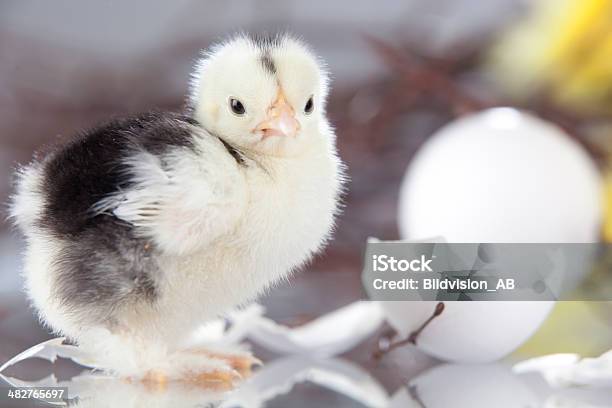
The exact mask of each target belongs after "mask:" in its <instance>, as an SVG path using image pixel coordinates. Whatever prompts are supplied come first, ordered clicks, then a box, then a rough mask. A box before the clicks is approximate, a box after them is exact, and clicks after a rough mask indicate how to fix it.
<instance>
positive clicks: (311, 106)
mask: <svg viewBox="0 0 612 408" xmlns="http://www.w3.org/2000/svg"><path fill="white" fill-rule="evenodd" d="M312 98H313V97H312V96H311V97H310V98H308V101H307V102H306V106H304V113H305V114H307V115H308V114H310V113H312V111H313V109H314V102H313V101H312Z"/></svg>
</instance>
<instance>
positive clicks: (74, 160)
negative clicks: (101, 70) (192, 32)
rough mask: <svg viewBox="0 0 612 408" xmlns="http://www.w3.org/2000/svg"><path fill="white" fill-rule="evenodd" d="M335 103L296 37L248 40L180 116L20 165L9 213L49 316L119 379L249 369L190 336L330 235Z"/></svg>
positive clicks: (41, 310) (214, 68) (105, 132)
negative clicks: (192, 344)
mask: <svg viewBox="0 0 612 408" xmlns="http://www.w3.org/2000/svg"><path fill="white" fill-rule="evenodd" d="M327 92H328V76H327V73H326V72H325V69H324V68H323V67H322V64H321V62H320V61H319V60H318V59H317V58H316V57H315V56H314V55H313V53H312V52H311V51H310V50H309V48H308V47H307V46H306V45H304V44H303V43H302V42H301V41H298V40H295V39H293V38H291V37H288V36H286V35H278V36H274V37H266V38H261V37H251V36H247V35H239V36H237V37H234V38H232V39H230V40H229V41H227V42H224V43H222V44H220V45H218V46H215V47H213V48H212V49H211V50H210V51H209V52H208V53H206V54H204V56H203V58H202V59H201V60H200V61H199V63H198V64H197V65H196V67H195V73H194V76H193V84H192V91H191V95H190V98H189V103H188V105H189V108H188V109H187V110H186V112H185V113H183V114H175V113H166V112H163V113H156V112H153V113H146V114H143V115H139V116H134V117H129V118H126V119H121V120H115V121H112V122H110V123H107V124H105V125H102V126H100V127H97V128H94V129H92V130H90V131H88V132H85V133H83V134H81V135H80V136H78V137H76V138H74V139H73V140H71V141H70V142H69V143H67V144H66V145H65V146H63V147H59V148H58V149H57V150H55V151H52V152H51V153H50V154H48V155H47V156H46V157H44V158H42V159H40V160H35V161H34V162H33V163H31V164H30V165H28V166H27V167H25V168H23V169H21V171H20V172H19V175H18V180H17V185H16V187H17V189H16V194H15V196H14V198H13V202H12V207H11V214H12V217H13V218H14V221H15V223H16V225H17V226H18V227H19V229H20V230H21V231H22V232H23V234H24V235H25V237H26V240H27V250H26V254H25V268H24V277H25V281H26V289H27V293H28V295H29V298H30V300H31V302H32V304H33V306H34V307H35V308H36V309H37V311H38V314H39V316H40V319H41V321H42V322H43V323H44V324H46V325H47V326H48V327H50V328H51V329H52V330H53V331H55V332H56V333H58V334H60V335H64V336H66V337H68V338H69V339H71V340H72V341H74V342H76V343H77V344H79V346H80V347H82V348H83V349H85V350H88V351H91V352H93V353H95V355H96V356H97V358H99V359H101V361H103V362H104V366H105V367H108V369H110V370H112V371H114V372H115V373H118V374H119V375H122V376H129V377H133V378H135V377H138V378H149V379H150V378H154V379H157V380H160V381H165V380H168V379H186V378H187V379H195V380H198V379H201V378H212V379H213V380H215V379H221V380H223V379H226V378H229V377H231V376H232V375H234V374H235V371H234V369H238V368H241V367H244V366H245V364H247V365H248V363H249V362H250V360H249V356H248V355H246V354H245V355H242V354H236V355H232V354H224V353H218V352H212V351H210V352H209V351H206V350H187V349H185V339H187V338H189V336H190V334H192V333H193V332H194V330H195V329H196V328H197V327H199V326H200V325H202V324H203V323H205V322H206V321H207V320H210V319H213V318H216V317H218V316H220V315H222V314H223V313H224V312H226V311H228V310H229V309H231V308H233V307H235V306H237V305H241V304H244V303H245V302H248V301H250V300H252V299H254V298H255V297H256V296H257V295H259V294H261V293H262V292H263V291H265V290H266V289H267V288H269V287H270V286H271V285H273V284H274V283H275V282H278V281H279V280H281V279H283V278H286V277H287V276H288V275H290V273H291V272H292V271H294V270H296V269H297V268H298V267H300V266H301V265H303V264H304V263H305V262H306V261H307V260H308V259H309V258H311V257H312V256H313V254H315V253H316V252H318V251H320V250H321V248H322V247H323V246H324V244H325V242H326V241H327V240H328V239H329V237H330V233H331V230H332V226H333V223H334V216H335V214H336V213H337V211H338V200H339V192H340V189H341V185H342V180H343V173H342V168H343V166H342V163H341V161H340V159H339V158H338V156H337V154H336V147H335V135H334V131H333V129H332V128H331V126H330V124H329V122H328V120H327V118H326V114H325V100H326V97H327Z"/></svg>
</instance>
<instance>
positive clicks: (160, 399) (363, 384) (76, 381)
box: [10, 356, 389, 408]
mask: <svg viewBox="0 0 612 408" xmlns="http://www.w3.org/2000/svg"><path fill="white" fill-rule="evenodd" d="M11 380H13V381H10V382H11V383H13V384H14V385H17V384H15V382H14V381H15V379H11ZM306 381H308V382H311V383H314V384H317V385H319V386H321V387H325V388H327V389H330V390H332V391H335V392H337V393H339V394H341V395H344V396H346V397H348V398H351V399H352V400H354V401H357V402H359V403H361V404H362V405H364V406H366V407H376V408H383V407H387V406H388V405H389V397H388V394H387V392H386V391H385V389H384V388H383V387H382V386H381V385H380V384H379V383H378V382H377V381H376V380H375V379H374V378H373V377H372V376H370V374H369V373H368V372H367V371H365V370H363V369H362V368H360V367H359V366H357V365H355V364H353V363H351V362H348V361H346V360H341V359H336V358H317V357H311V356H293V357H287V358H282V359H278V360H275V361H272V362H269V363H268V364H266V365H265V366H264V367H262V368H261V369H259V370H258V371H257V372H256V373H255V374H254V375H253V376H252V377H251V378H249V379H248V380H246V381H244V382H243V383H241V384H240V386H239V387H238V388H236V389H233V390H222V389H215V387H207V388H206V389H203V388H196V387H189V386H185V385H181V384H179V383H168V384H167V385H166V386H164V387H153V386H149V385H147V384H144V383H141V382H127V381H121V380H118V379H114V378H109V377H103V376H101V375H95V374H91V373H84V374H82V375H80V376H78V377H75V378H73V379H72V380H71V381H69V382H61V383H53V385H54V386H62V387H68V391H69V395H70V397H71V398H73V399H74V400H73V402H72V403H71V404H70V406H71V407H87V408H102V407H117V406H120V407H125V408H132V407H134V408H135V407H156V408H163V407H168V408H176V407H217V406H219V407H221V408H230V407H231V408H235V407H244V408H257V407H263V406H265V405H266V402H268V401H270V400H271V399H273V398H275V397H277V396H279V395H282V394H286V393H288V392H290V391H291V390H292V389H293V387H294V386H295V385H296V384H297V383H301V382H306ZM19 385H22V386H23V385H26V384H24V383H23V382H22V383H20V384H19ZM37 385H42V383H38V384H37Z"/></svg>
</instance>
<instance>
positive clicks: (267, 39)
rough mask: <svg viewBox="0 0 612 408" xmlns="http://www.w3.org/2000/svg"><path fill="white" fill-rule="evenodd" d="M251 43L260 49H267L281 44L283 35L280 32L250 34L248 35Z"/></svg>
mask: <svg viewBox="0 0 612 408" xmlns="http://www.w3.org/2000/svg"><path fill="white" fill-rule="evenodd" d="M249 38H250V39H251V41H252V42H253V44H255V46H256V47H257V48H259V49H261V50H269V49H271V48H278V47H280V46H281V45H282V44H283V41H284V39H285V35H284V34H281V33H275V34H267V33H263V34H252V35H250V37H249Z"/></svg>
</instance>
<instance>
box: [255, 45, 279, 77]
mask: <svg viewBox="0 0 612 408" xmlns="http://www.w3.org/2000/svg"><path fill="white" fill-rule="evenodd" d="M259 60H260V61H261V65H262V66H263V67H264V69H265V70H266V71H268V72H269V73H270V74H272V75H275V74H276V66H275V65H274V61H273V60H272V56H271V55H270V53H269V52H267V51H265V52H264V53H263V55H262V56H261V57H260V58H259Z"/></svg>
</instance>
